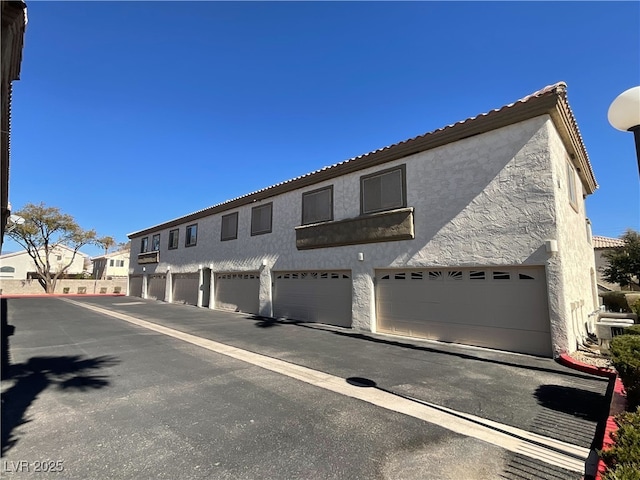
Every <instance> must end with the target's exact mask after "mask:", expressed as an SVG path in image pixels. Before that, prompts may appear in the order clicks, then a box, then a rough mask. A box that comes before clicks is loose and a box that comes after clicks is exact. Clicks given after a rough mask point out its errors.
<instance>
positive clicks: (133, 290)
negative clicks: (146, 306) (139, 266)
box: [129, 275, 142, 297]
mask: <svg viewBox="0 0 640 480" xmlns="http://www.w3.org/2000/svg"><path fill="white" fill-rule="evenodd" d="M129 295H130V296H132V297H142V276H141V275H138V276H131V277H129Z"/></svg>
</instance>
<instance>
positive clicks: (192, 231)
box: [184, 223, 198, 247]
mask: <svg viewBox="0 0 640 480" xmlns="http://www.w3.org/2000/svg"><path fill="white" fill-rule="evenodd" d="M185 237H186V238H185V243H184V245H185V247H193V246H194V245H195V244H196V242H197V241H198V224H197V223H194V224H193V225H189V226H188V227H187V231H186V233H185Z"/></svg>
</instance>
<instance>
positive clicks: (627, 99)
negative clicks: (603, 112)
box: [608, 86, 640, 174]
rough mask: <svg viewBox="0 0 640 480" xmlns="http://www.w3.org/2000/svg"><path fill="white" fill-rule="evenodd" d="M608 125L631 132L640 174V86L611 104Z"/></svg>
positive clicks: (623, 93)
mask: <svg viewBox="0 0 640 480" xmlns="http://www.w3.org/2000/svg"><path fill="white" fill-rule="evenodd" d="M608 118H609V123H610V124H611V125H612V126H613V128H616V129H618V130H621V131H623V132H633V136H634V137H635V141H636V157H637V158H638V174H640V86H638V87H633V88H630V89H629V90H625V91H624V92H622V93H621V94H620V95H618V96H617V97H616V99H615V100H614V101H613V102H612V103H611V106H610V107H609V113H608Z"/></svg>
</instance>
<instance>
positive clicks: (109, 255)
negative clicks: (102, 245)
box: [89, 250, 130, 262]
mask: <svg viewBox="0 0 640 480" xmlns="http://www.w3.org/2000/svg"><path fill="white" fill-rule="evenodd" d="M127 253H130V250H118V251H117V252H111V253H107V254H106V255H98V256H97V257H91V258H90V259H89V260H91V261H92V262H93V261H94V260H100V259H101V258H111V257H115V256H117V255H125V254H127Z"/></svg>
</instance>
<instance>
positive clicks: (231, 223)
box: [220, 212, 238, 241]
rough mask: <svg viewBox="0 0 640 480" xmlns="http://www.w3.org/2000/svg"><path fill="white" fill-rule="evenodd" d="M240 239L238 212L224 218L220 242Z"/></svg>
mask: <svg viewBox="0 0 640 480" xmlns="http://www.w3.org/2000/svg"><path fill="white" fill-rule="evenodd" d="M236 238H238V212H234V213H230V214H229V215H223V216H222V227H221V231H220V240H222V241H224V240H234V239H236Z"/></svg>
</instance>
